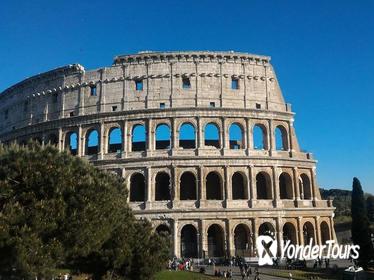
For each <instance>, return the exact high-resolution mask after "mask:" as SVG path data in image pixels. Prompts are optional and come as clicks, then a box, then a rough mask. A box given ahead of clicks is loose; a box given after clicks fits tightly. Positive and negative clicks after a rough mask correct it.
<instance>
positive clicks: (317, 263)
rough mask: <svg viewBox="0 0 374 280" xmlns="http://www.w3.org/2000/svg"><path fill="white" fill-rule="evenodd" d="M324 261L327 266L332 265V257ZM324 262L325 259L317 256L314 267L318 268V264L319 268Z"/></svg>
mask: <svg viewBox="0 0 374 280" xmlns="http://www.w3.org/2000/svg"><path fill="white" fill-rule="evenodd" d="M324 262H325V266H326V268H329V267H330V259H325V260H324ZM322 263H323V260H322V259H321V258H320V257H317V259H316V260H315V261H314V265H313V268H314V269H316V268H317V266H318V267H319V268H322Z"/></svg>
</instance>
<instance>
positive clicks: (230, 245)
mask: <svg viewBox="0 0 374 280" xmlns="http://www.w3.org/2000/svg"><path fill="white" fill-rule="evenodd" d="M225 224H226V236H227V237H226V238H227V255H228V256H229V257H232V256H235V244H234V235H233V232H232V223H231V220H230V219H226V221H225Z"/></svg>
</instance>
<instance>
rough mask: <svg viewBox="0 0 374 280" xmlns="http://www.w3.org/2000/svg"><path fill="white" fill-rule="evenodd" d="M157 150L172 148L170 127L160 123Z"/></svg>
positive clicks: (157, 129) (157, 132)
mask: <svg viewBox="0 0 374 280" xmlns="http://www.w3.org/2000/svg"><path fill="white" fill-rule="evenodd" d="M155 138H156V150H164V149H170V127H169V126H168V125H167V124H159V125H158V126H157V127H156V137H155Z"/></svg>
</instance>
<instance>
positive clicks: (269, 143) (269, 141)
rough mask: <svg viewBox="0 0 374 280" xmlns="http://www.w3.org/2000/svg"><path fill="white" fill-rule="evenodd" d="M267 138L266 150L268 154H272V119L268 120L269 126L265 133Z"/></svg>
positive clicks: (273, 143) (273, 148)
mask: <svg viewBox="0 0 374 280" xmlns="http://www.w3.org/2000/svg"><path fill="white" fill-rule="evenodd" d="M267 139H268V150H269V154H270V155H272V154H273V151H274V150H275V139H274V129H273V121H272V120H269V128H268V133H267Z"/></svg>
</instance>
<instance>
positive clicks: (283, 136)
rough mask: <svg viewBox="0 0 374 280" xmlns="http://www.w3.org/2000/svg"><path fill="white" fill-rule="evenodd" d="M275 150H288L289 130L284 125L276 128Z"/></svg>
mask: <svg viewBox="0 0 374 280" xmlns="http://www.w3.org/2000/svg"><path fill="white" fill-rule="evenodd" d="M274 133H275V149H276V150H278V151H287V150H288V138H287V130H286V129H285V128H284V126H282V125H278V126H277V127H276V128H275V131H274Z"/></svg>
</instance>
